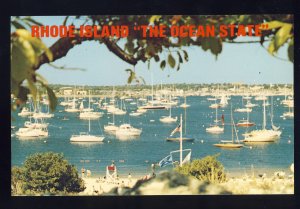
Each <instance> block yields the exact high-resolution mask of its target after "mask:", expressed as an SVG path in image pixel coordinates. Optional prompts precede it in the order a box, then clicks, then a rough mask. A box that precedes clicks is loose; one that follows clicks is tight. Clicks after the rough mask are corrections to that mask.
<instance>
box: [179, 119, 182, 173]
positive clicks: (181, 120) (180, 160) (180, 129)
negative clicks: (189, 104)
mask: <svg viewBox="0 0 300 209" xmlns="http://www.w3.org/2000/svg"><path fill="white" fill-rule="evenodd" d="M179 150H180V167H181V166H182V114H180V149H179Z"/></svg>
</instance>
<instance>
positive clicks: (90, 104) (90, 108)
mask: <svg viewBox="0 0 300 209" xmlns="http://www.w3.org/2000/svg"><path fill="white" fill-rule="evenodd" d="M90 109H91V91H90V90H89V111H90Z"/></svg>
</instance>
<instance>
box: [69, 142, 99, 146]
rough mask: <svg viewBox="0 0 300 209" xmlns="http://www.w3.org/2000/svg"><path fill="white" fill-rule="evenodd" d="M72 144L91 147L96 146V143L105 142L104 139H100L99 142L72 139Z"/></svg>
mask: <svg viewBox="0 0 300 209" xmlns="http://www.w3.org/2000/svg"><path fill="white" fill-rule="evenodd" d="M71 144H74V145H78V146H83V147H90V146H95V145H98V144H104V142H103V141H101V142H100V141H99V142H93V143H90V142H75V141H71Z"/></svg>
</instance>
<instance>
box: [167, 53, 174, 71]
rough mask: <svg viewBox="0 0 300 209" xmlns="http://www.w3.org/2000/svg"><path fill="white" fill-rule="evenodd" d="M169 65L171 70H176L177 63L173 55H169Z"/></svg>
mask: <svg viewBox="0 0 300 209" xmlns="http://www.w3.org/2000/svg"><path fill="white" fill-rule="evenodd" d="M168 63H169V65H170V67H171V68H174V67H175V65H176V61H175V59H174V57H173V56H172V54H169V56H168Z"/></svg>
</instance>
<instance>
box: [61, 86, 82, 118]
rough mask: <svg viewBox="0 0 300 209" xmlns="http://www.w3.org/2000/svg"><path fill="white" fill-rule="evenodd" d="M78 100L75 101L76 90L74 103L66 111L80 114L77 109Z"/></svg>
mask: <svg viewBox="0 0 300 209" xmlns="http://www.w3.org/2000/svg"><path fill="white" fill-rule="evenodd" d="M75 102H76V99H75V89H74V93H73V101H72V103H71V105H70V106H68V107H67V108H66V109H65V111H66V112H80V110H79V109H77V108H76V103H75Z"/></svg>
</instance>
